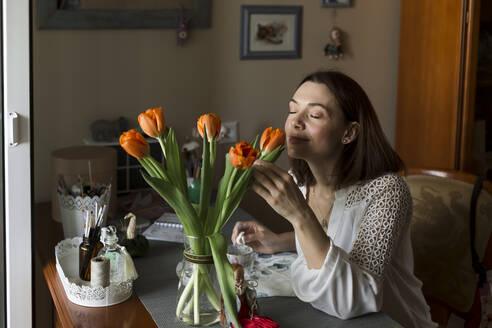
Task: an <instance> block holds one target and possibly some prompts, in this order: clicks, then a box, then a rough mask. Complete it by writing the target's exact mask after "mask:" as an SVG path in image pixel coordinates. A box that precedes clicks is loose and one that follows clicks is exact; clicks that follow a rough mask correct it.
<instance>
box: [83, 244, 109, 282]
mask: <svg viewBox="0 0 492 328" xmlns="http://www.w3.org/2000/svg"><path fill="white" fill-rule="evenodd" d="M98 239H99V238H98ZM98 239H96V240H97V241H95V242H93V243H91V242H90V240H91V239H90V238H88V237H84V238H83V239H82V242H81V243H80V246H79V277H80V279H82V280H85V281H90V280H91V259H92V258H93V257H96V256H97V253H99V250H100V249H101V248H102V247H103V244H102V243H101V242H100V241H99V240H98Z"/></svg>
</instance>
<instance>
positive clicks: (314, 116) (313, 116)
mask: <svg viewBox="0 0 492 328" xmlns="http://www.w3.org/2000/svg"><path fill="white" fill-rule="evenodd" d="M309 116H311V117H312V118H320V116H317V115H309Z"/></svg>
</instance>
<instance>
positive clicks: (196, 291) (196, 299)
mask: <svg viewBox="0 0 492 328" xmlns="http://www.w3.org/2000/svg"><path fill="white" fill-rule="evenodd" d="M193 268H194V271H196V272H197V274H196V275H195V276H194V277H195V278H194V279H193V308H194V309H193V322H194V324H195V325H199V324H200V287H199V282H200V279H199V278H200V274H199V273H200V269H199V267H198V264H193Z"/></svg>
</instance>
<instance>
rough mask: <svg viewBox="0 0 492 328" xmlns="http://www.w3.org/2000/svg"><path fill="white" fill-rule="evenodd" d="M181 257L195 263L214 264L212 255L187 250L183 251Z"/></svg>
mask: <svg viewBox="0 0 492 328" xmlns="http://www.w3.org/2000/svg"><path fill="white" fill-rule="evenodd" d="M183 258H184V259H185V260H186V261H188V262H190V263H195V264H214V258H213V257H212V255H197V254H193V253H190V252H187V251H183Z"/></svg>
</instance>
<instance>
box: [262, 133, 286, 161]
mask: <svg viewBox="0 0 492 328" xmlns="http://www.w3.org/2000/svg"><path fill="white" fill-rule="evenodd" d="M284 144H285V132H284V131H283V130H281V129H275V130H272V127H269V128H266V129H265V131H263V134H262V135H261V139H260V149H261V152H262V153H263V155H266V154H268V153H269V152H271V151H272V150H274V149H275V148H277V147H278V146H283V145H284Z"/></svg>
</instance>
